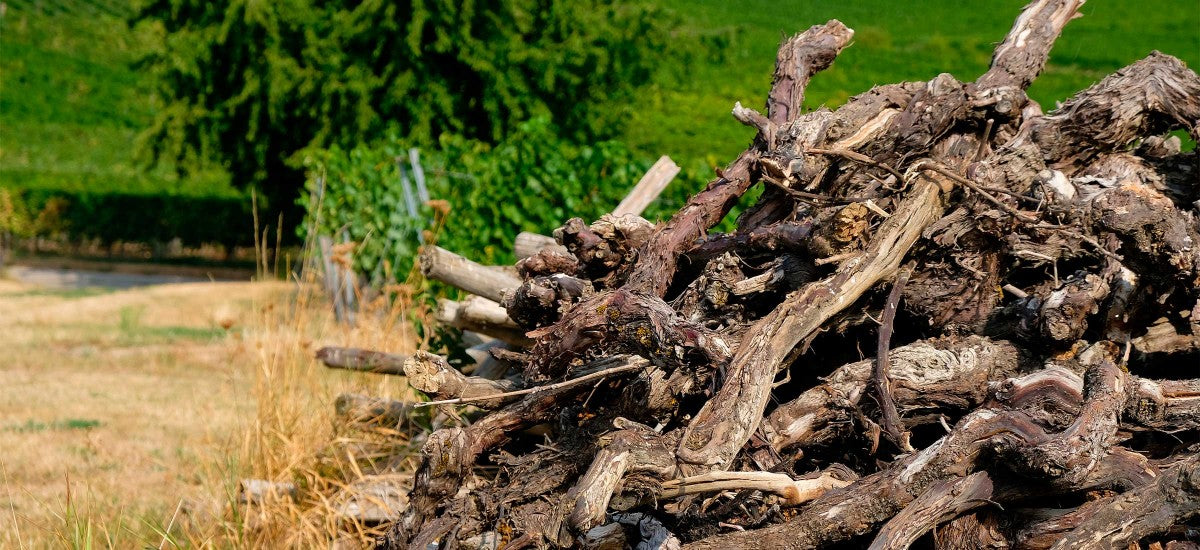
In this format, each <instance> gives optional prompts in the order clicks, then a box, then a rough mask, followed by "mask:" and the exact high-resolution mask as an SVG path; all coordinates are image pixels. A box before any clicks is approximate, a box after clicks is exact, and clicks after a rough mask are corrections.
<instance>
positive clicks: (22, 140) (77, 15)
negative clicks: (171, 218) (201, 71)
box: [0, 0, 232, 195]
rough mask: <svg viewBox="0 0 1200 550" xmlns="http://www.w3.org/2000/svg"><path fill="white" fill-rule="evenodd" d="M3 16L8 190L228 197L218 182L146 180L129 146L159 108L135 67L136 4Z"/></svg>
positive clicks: (100, 2)
mask: <svg viewBox="0 0 1200 550" xmlns="http://www.w3.org/2000/svg"><path fill="white" fill-rule="evenodd" d="M6 4H7V5H6V9H5V10H4V13H3V15H0V75H2V76H0V122H2V125H0V184H7V185H20V186H23V187H37V188H54V189H60V188H66V189H82V188H86V189H91V190H106V191H107V190H120V191H125V192H131V193H151V192H156V191H161V190H171V191H173V192H186V193H190V194H197V195H205V194H210V193H222V194H229V193H231V192H232V190H231V189H230V188H229V185H228V182H227V178H225V177H224V176H221V175H219V174H210V175H208V176H205V177H200V178H192V179H189V180H187V181H180V180H178V179H177V178H175V177H174V175H173V174H172V173H171V171H170V170H169V167H163V168H161V169H158V170H155V171H153V172H149V173H147V172H144V171H143V170H142V165H141V164H139V162H138V161H136V160H135V158H134V155H133V151H134V148H133V147H131V145H132V144H133V143H134V142H135V138H136V136H137V134H138V133H139V132H140V131H141V130H143V129H144V128H146V127H147V126H148V125H149V124H150V121H151V118H152V116H153V113H154V109H155V108H156V101H155V99H154V97H153V95H152V93H151V88H150V87H149V83H148V82H146V80H145V78H144V77H143V76H142V75H141V74H140V73H139V72H138V70H137V69H136V68H135V67H134V66H133V63H134V62H135V61H136V60H137V59H138V57H139V56H140V55H141V54H142V49H143V46H142V44H143V43H144V39H143V37H141V36H139V35H138V34H137V33H135V32H133V31H132V30H131V29H129V28H128V27H126V25H125V23H124V19H125V18H126V17H127V16H129V15H130V14H131V13H132V11H131V7H130V4H129V3H126V2H120V1H114V0H8V1H7V2H6Z"/></svg>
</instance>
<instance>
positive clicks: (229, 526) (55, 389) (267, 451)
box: [0, 279, 415, 548]
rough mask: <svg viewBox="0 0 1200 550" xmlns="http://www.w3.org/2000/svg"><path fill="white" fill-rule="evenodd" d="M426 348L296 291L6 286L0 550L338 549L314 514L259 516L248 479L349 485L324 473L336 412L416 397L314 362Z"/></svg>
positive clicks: (292, 510)
mask: <svg viewBox="0 0 1200 550" xmlns="http://www.w3.org/2000/svg"><path fill="white" fill-rule="evenodd" d="M301 298H302V296H301ZM413 342H415V337H414V336H413V335H412V334H411V333H406V332H405V331H403V330H389V329H388V327H387V326H386V325H380V326H369V327H367V326H364V327H360V328H358V329H356V330H350V329H346V328H344V327H339V326H334V325H333V324H332V322H331V321H330V320H329V319H328V317H327V316H326V315H325V314H324V308H322V307H320V306H312V307H309V306H308V305H307V304H306V302H305V300H304V299H298V295H297V294H296V291H295V285H291V284H286V283H194V284H192V283H189V284H178V285H165V286H159V287H148V288H141V289H134V290H127V291H120V292H110V291H105V290H100V289H74V290H52V289H45V288H36V287H30V286H27V285H23V284H19V283H15V282H12V281H5V280H2V279H0V348H3V349H4V350H5V361H4V362H3V364H0V379H2V380H4V381H5V382H4V384H0V449H4V452H3V453H0V502H2V503H4V505H3V509H2V510H0V548H10V547H11V548H23V547H30V548H42V547H63V546H69V547H75V548H83V547H110V548H133V547H154V548H159V547H174V546H177V545H178V546H186V547H198V546H215V547H242V546H247V545H253V546H262V545H266V546H278V544H280V543H281V541H285V540H286V541H290V543H292V544H300V545H302V546H304V545H306V544H305V541H309V542H311V541H319V540H323V539H322V537H325V538H326V539H327V538H329V537H333V536H336V535H337V530H336V529H333V528H330V527H329V525H328V522H327V520H326V519H324V518H325V517H326V516H324V515H322V514H319V513H313V512H312V508H313V506H311V505H310V506H307V507H304V506H299V505H289V506H286V507H281V508H279V509H276V510H272V511H269V512H270V513H267V512H263V513H261V514H259V515H258V516H256V517H253V518H251V517H249V516H248V515H247V514H244V513H241V512H243V511H239V510H238V509H236V507H235V506H233V504H232V502H233V500H234V499H235V493H236V481H237V480H238V479H241V478H244V477H259V478H265V479H273V480H297V479H304V478H305V477H306V476H308V478H312V477H313V476H314V473H313V472H314V471H315V470H316V468H317V467H318V466H320V467H324V468H326V469H327V470H325V471H323V472H324V473H323V474H322V475H325V476H326V477H328V478H330V479H333V480H334V481H336V480H337V479H345V478H346V477H347V476H348V475H350V474H346V473H345V472H342V473H340V474H338V473H337V472H334V471H333V470H329V462H328V460H326V461H324V462H322V461H319V460H317V457H319V456H321V453H322V451H325V452H326V453H327V452H328V448H329V445H331V442H333V441H338V435H339V434H338V432H337V430H335V429H334V425H333V423H332V422H331V416H332V402H333V397H334V396H335V395H337V394H338V393H340V392H343V391H366V392H368V393H373V394H376V395H385V396H386V395H393V396H399V395H400V393H401V392H402V390H403V388H402V386H401V385H400V384H398V383H397V382H396V381H394V380H387V379H386V377H370V376H363V375H354V374H349V373H339V372H331V371H328V370H327V369H323V368H321V367H319V366H317V365H315V364H314V361H313V360H312V352H313V349H315V346H318V345H321V344H324V343H337V344H346V343H350V344H359V345H366V346H372V347H378V348H381V349H391V350H398V351H408V350H411V347H412V345H413ZM350 440H351V439H348V438H346V437H343V438H342V439H341V440H340V441H342V442H343V443H346V442H347V441H350ZM331 472H332V473H331ZM335 474H337V475H335ZM339 476H340V477H339ZM309 485H311V483H309ZM306 525H307V526H308V527H307V528H305V526H306ZM288 537H291V538H290V539H289V538H288ZM297 537H300V538H297ZM304 537H308V538H304Z"/></svg>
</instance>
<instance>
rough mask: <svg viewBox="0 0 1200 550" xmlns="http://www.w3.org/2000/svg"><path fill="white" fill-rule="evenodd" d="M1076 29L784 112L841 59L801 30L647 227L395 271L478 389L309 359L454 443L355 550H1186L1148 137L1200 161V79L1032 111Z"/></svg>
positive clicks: (1190, 450) (1167, 298)
mask: <svg viewBox="0 0 1200 550" xmlns="http://www.w3.org/2000/svg"><path fill="white" fill-rule="evenodd" d="M1082 3H1083V2H1082V0H1036V1H1034V2H1033V3H1032V4H1030V5H1029V6H1027V7H1026V8H1025V10H1024V12H1023V13H1022V14H1021V15H1020V17H1019V18H1018V19H1017V21H1016V23H1015V25H1014V26H1013V28H1012V30H1011V31H1010V32H1009V34H1008V36H1007V37H1006V38H1005V39H1004V40H1003V41H1002V42H1001V43H1000V44H999V45H998V46H997V48H996V50H995V54H994V56H993V59H992V63H991V68H990V69H989V70H988V71H987V73H986V74H984V75H983V76H981V77H979V78H978V79H977V80H975V81H973V82H960V81H958V80H956V79H954V78H953V77H951V76H950V75H946V74H942V75H939V76H938V77H936V78H934V79H932V80H930V81H928V82H906V83H901V84H892V85H887V86H880V87H877V88H874V89H872V90H870V91H867V92H866V93H863V94H861V95H858V96H856V97H854V98H852V99H850V100H849V101H848V102H847V103H846V104H845V105H843V106H842V107H840V108H838V109H836V110H829V109H824V108H822V109H817V110H815V111H808V112H805V111H803V110H802V109H801V107H800V106H801V103H802V99H803V96H804V90H805V86H806V85H807V83H808V82H809V79H810V78H812V77H813V76H814V75H815V74H816V73H818V72H819V71H821V70H822V69H825V68H826V67H828V66H830V64H831V63H833V61H834V58H835V57H836V56H837V55H838V53H839V51H841V50H842V49H843V48H844V47H846V46H847V45H848V44H849V43H850V41H851V37H852V36H853V31H851V30H850V29H849V28H847V27H846V26H844V25H843V24H842V23H840V22H838V21H830V22H828V23H826V24H824V25H818V26H815V27H812V28H810V29H808V30H807V31H805V32H803V33H801V34H799V35H796V36H794V37H792V38H789V39H787V40H785V41H784V43H783V45H782V46H781V47H780V50H779V55H778V59H777V60H776V67H775V74H774V81H773V84H772V88H771V91H770V95H769V96H768V100H767V108H766V112H765V113H761V112H758V111H756V110H753V109H750V108H746V107H743V106H741V105H738V106H736V107H735V108H734V110H733V115H734V117H735V118H736V119H737V120H738V121H740V122H742V123H744V124H747V125H750V126H752V127H754V128H757V130H758V134H757V137H756V138H755V139H754V142H753V143H752V144H751V145H750V147H749V148H748V149H747V150H746V151H745V152H744V153H743V154H742V155H741V156H740V157H738V159H737V160H736V161H734V162H733V164H731V165H729V167H727V168H725V169H724V170H719V171H718V172H717V177H716V179H715V180H713V181H712V183H710V184H709V185H708V186H707V188H705V189H704V190H702V191H700V192H699V193H697V194H696V195H694V196H693V197H692V198H691V199H690V200H689V201H688V202H687V204H686V205H685V206H684V207H683V208H681V209H680V210H679V211H678V212H677V213H676V214H675V215H674V216H673V217H672V218H671V219H670V220H669V221H666V222H664V223H659V224H653V223H650V222H647V221H646V220H644V219H642V218H640V217H638V216H636V215H633V214H629V213H627V212H626V213H624V214H623V215H609V216H605V217H603V218H601V219H600V220H598V221H594V222H592V223H591V224H590V225H589V224H588V223H587V222H585V221H583V220H580V219H573V220H569V221H567V222H566V224H565V225H564V226H562V227H561V228H560V229H558V230H557V231H556V232H555V235H554V239H553V240H552V241H551V240H549V239H548V238H539V237H537V236H536V235H523V236H522V238H521V242H520V243H518V244H520V245H521V246H520V248H522V250H521V255H522V257H524V259H522V260H521V261H519V262H518V263H517V265H516V268H515V270H514V269H512V268H500V267H485V266H480V265H478V264H474V263H473V262H470V261H469V260H466V259H464V258H462V257H460V256H457V255H455V254H453V253H450V252H448V251H445V250H442V249H439V248H436V247H432V246H430V247H427V249H426V250H425V253H424V254H423V257H422V267H423V270H424V271H425V272H426V274H427V275H428V276H430V277H432V278H435V279H438V280H441V281H444V282H447V283H449V284H452V285H455V286H458V287H460V288H462V289H464V290H466V291H468V292H470V293H471V294H474V295H475V296H472V297H470V298H468V299H466V300H463V301H459V302H450V301H444V302H443V303H442V304H441V308H440V310H439V312H438V317H439V319H441V320H442V321H444V322H446V323H449V324H452V325H454V326H457V327H460V328H464V329H467V330H470V331H473V332H475V333H482V334H486V335H489V336H490V337H494V338H497V339H498V340H496V341H494V342H491V343H487V342H485V343H484V346H483V347H485V348H487V352H485V353H477V358H478V362H477V363H476V364H474V365H471V366H470V367H468V368H462V369H460V368H455V367H452V366H451V365H450V363H448V362H447V361H446V360H445V359H444V358H442V357H439V356H437V355H433V354H429V353H418V354H416V355H414V356H411V357H407V358H398V357H395V356H386V355H381V354H375V355H372V354H370V353H366V352H361V351H354V350H325V352H324V358H325V359H326V360H327V361H329V362H331V363H339V362H340V364H342V365H343V366H346V365H350V366H355V367H358V368H368V369H373V370H381V371H386V372H393V373H397V374H400V373H402V374H404V375H405V376H407V377H408V380H409V382H410V383H411V385H412V386H413V387H414V388H416V389H417V390H420V391H421V392H423V393H424V394H425V395H427V396H428V397H429V398H430V400H431V401H430V402H429V403H424V404H422V405H425V406H436V407H443V408H449V409H443V410H452V412H453V414H452V415H450V416H448V417H447V418H450V419H451V420H449V421H446V422H445V423H443V424H442V427H440V428H439V429H437V430H436V431H433V432H432V433H430V434H428V436H427V439H426V441H425V443H424V447H423V457H422V465H421V467H420V469H419V470H418V472H417V473H416V476H415V480H414V482H413V487H412V490H411V493H410V495H409V499H408V504H407V509H406V510H405V511H404V513H403V514H402V515H400V516H399V517H397V518H396V519H395V523H394V525H393V526H392V527H391V528H390V529H389V531H388V534H387V535H386V536H385V537H384V538H383V539H382V540H381V541H380V543H381V545H382V546H384V547H389V548H412V549H421V550H424V549H426V548H430V547H431V545H436V547H437V548H505V549H514V548H532V547H536V548H545V547H584V548H624V547H632V548H679V547H681V546H682V547H684V548H826V547H840V548H863V547H867V546H868V545H869V546H870V547H871V548H877V549H883V548H905V547H908V546H909V545H910V544H913V543H914V542H916V541H921V542H920V545H921V546H923V547H934V548H1009V547H1013V548H1056V549H1064V548H1127V547H1134V546H1136V545H1141V547H1142V548H1195V547H1196V546H1195V545H1196V541H1197V540H1200V524H1198V523H1197V519H1198V518H1197V516H1198V514H1200V454H1198V453H1200V438H1198V434H1200V301H1198V298H1200V234H1198V231H1200V222H1198V218H1197V215H1198V214H1200V211H1198V210H1200V202H1198V199H1200V163H1198V159H1200V156H1198V154H1197V151H1195V150H1192V151H1189V152H1181V145H1180V141H1181V140H1180V139H1179V137H1178V134H1176V135H1172V134H1171V132H1178V131H1180V130H1182V131H1183V132H1185V133H1187V134H1188V135H1190V136H1191V139H1192V140H1196V139H1197V138H1200V78H1198V77H1197V75H1196V73H1195V72H1193V71H1191V70H1190V69H1188V68H1187V67H1186V66H1185V65H1184V64H1183V63H1182V62H1180V61H1179V60H1178V59H1175V58H1173V57H1170V56H1168V55H1163V54H1160V53H1157V52H1156V53H1152V54H1150V55H1149V56H1148V57H1146V58H1145V59H1143V60H1141V61H1138V62H1136V63H1134V64H1132V65H1130V66H1128V67H1126V68H1124V69H1122V70H1120V71H1118V72H1117V73H1115V74H1113V75H1111V76H1108V77H1107V78H1104V79H1103V80H1102V81H1100V82H1099V83H1097V84H1095V85H1094V86H1092V87H1091V88H1088V89H1086V90H1083V91H1081V92H1079V93H1078V94H1077V95H1075V96H1074V97H1072V98H1071V99H1069V100H1068V101H1066V102H1065V103H1063V104H1062V105H1061V106H1059V107H1058V108H1057V109H1055V110H1053V111H1051V112H1049V113H1043V111H1042V109H1041V107H1039V105H1038V104H1037V103H1035V102H1033V101H1030V100H1029V98H1028V97H1027V96H1026V94H1025V90H1026V88H1027V87H1028V86H1029V85H1030V83H1031V82H1032V81H1033V80H1034V78H1035V77H1036V76H1037V75H1038V73H1039V72H1040V71H1041V70H1042V68H1043V65H1044V64H1045V61H1046V58H1047V56H1048V54H1049V51H1050V48H1051V45H1052V44H1053V42H1054V41H1055V39H1056V38H1057V37H1058V35H1059V33H1060V31H1061V30H1062V28H1063V26H1064V25H1066V24H1067V22H1068V21H1070V20H1071V19H1073V18H1074V17H1076V16H1077V15H1078V12H1077V9H1078V7H1079V5H1080V4H1082ZM755 185H761V186H763V187H764V189H763V191H762V194H761V198H759V199H758V201H757V202H756V203H755V204H753V205H752V206H749V207H748V208H746V209H745V211H744V212H742V214H741V215H740V216H739V217H738V219H737V230H736V231H734V232H732V233H713V232H710V229H711V228H713V227H714V226H716V225H717V224H718V222H720V221H721V220H722V219H723V218H724V217H725V216H726V215H727V214H728V213H729V211H730V209H731V208H732V207H733V206H734V205H735V203H737V202H738V201H739V198H740V197H741V196H742V195H743V194H744V193H746V191H747V190H748V189H750V188H751V187H753V186H755ZM488 346H490V347H488ZM480 349H483V348H480ZM476 351H479V350H476ZM339 354H340V355H339Z"/></svg>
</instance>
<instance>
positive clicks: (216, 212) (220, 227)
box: [0, 185, 254, 246]
mask: <svg viewBox="0 0 1200 550" xmlns="http://www.w3.org/2000/svg"><path fill="white" fill-rule="evenodd" d="M0 231H7V232H9V233H12V234H13V235H16V236H18V237H49V238H67V239H99V240H100V241H101V242H102V243H105V244H108V243H113V242H118V241H121V242H144V243H151V242H166V241H170V240H172V239H174V238H179V239H180V240H181V241H182V242H183V244H184V245H185V246H196V245H201V244H225V245H244V244H249V243H251V242H253V235H254V228H253V216H252V213H251V206H250V199H249V197H245V196H240V195H234V196H192V195H180V194H167V193H157V194H153V193H151V194H147V193H130V192H120V191H83V190H71V189H45V188H21V187H16V186H8V185H0Z"/></svg>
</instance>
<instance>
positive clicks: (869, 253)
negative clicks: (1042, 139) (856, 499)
mask: <svg viewBox="0 0 1200 550" xmlns="http://www.w3.org/2000/svg"><path fill="white" fill-rule="evenodd" d="M943 183H944V180H941V181H939V180H938V179H936V176H932V177H931V176H927V175H925V174H924V173H922V174H921V175H919V176H917V177H916V181H914V182H913V184H912V185H913V190H912V192H911V195H910V196H909V197H907V198H906V199H905V201H904V202H903V203H902V204H901V205H900V206H899V207H898V208H897V209H896V211H895V212H894V213H893V215H892V217H890V218H888V219H887V220H886V221H885V222H884V223H883V225H882V226H881V227H880V229H879V231H878V232H877V234H876V237H875V239H874V241H873V242H872V244H871V246H870V247H869V248H867V250H865V251H863V253H862V254H861V255H860V256H858V257H856V258H854V259H852V260H849V261H847V262H846V263H844V264H842V265H841V266H839V267H838V270H837V271H836V272H835V273H834V275H832V276H831V277H829V278H826V279H824V280H822V281H818V282H815V283H811V284H809V285H808V286H806V287H805V288H804V289H802V290H800V291H797V292H795V293H793V294H790V295H789V296H788V297H787V299H785V300H784V302H783V303H782V304H780V305H779V306H778V307H776V308H775V310H774V311H772V312H771V314H770V315H767V316H766V317H764V318H762V320H760V321H759V322H758V323H756V324H755V326H754V328H751V329H750V331H749V333H750V335H751V336H750V337H748V338H747V339H745V340H743V341H742V343H741V345H739V346H738V349H737V352H736V353H735V354H734V356H733V359H732V360H731V361H730V366H729V368H728V370H727V380H726V381H725V383H724V384H723V385H722V386H721V389H720V390H718V391H717V393H716V395H714V396H713V398H712V399H711V400H709V401H708V402H707V403H705V404H704V406H703V407H701V409H700V412H699V413H697V415H696V418H695V419H693V420H692V422H691V424H689V425H688V427H687V430H686V432H685V433H684V437H683V441H682V442H681V443H680V448H679V458H680V459H682V460H683V461H685V462H686V463H687V466H685V470H684V471H685V472H687V473H689V474H694V473H699V472H702V471H707V470H711V469H724V468H726V467H727V466H728V465H729V463H730V462H731V461H732V460H733V458H734V456H735V455H736V454H737V452H738V450H740V449H741V448H742V446H743V445H745V444H746V441H747V440H749V438H750V434H751V433H753V431H754V430H756V429H758V425H759V423H760V422H761V420H762V417H763V409H765V408H766V405H767V400H768V398H769V397H770V390H771V384H772V382H773V381H774V378H775V373H776V372H777V371H778V370H779V369H780V368H781V367H782V366H783V365H782V363H783V359H784V357H786V356H787V355H788V354H789V353H791V350H792V348H794V347H795V346H796V344H798V343H799V342H800V341H801V340H802V339H804V338H806V337H808V336H809V335H810V334H812V332H813V331H815V330H817V329H818V328H819V327H820V326H821V325H822V324H824V323H825V321H827V320H828V319H829V318H830V317H832V316H833V315H834V314H835V313H837V312H838V311H841V310H842V309H843V308H846V307H848V306H850V305H851V304H852V303H853V302H854V301H855V300H857V299H858V298H859V297H860V296H862V294H863V293H864V292H866V291H867V290H868V289H869V288H871V287H872V286H873V285H874V284H875V283H876V282H877V281H879V280H880V279H882V278H884V277H888V276H890V275H892V274H893V273H895V270H896V269H897V268H898V267H899V266H900V262H901V261H902V260H903V258H904V256H905V254H907V253H908V250H909V249H910V248H911V247H912V246H913V244H915V243H916V241H917V239H918V238H919V237H920V236H921V232H922V231H924V229H925V228H926V227H927V226H929V224H931V223H933V222H934V221H936V220H937V218H938V216H939V215H940V214H941V211H942V204H941V200H942V199H941V192H942V187H941V185H942V184H943Z"/></svg>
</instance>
